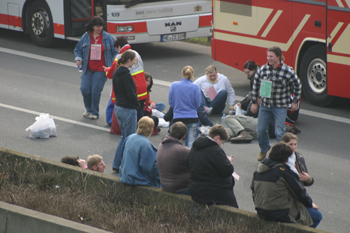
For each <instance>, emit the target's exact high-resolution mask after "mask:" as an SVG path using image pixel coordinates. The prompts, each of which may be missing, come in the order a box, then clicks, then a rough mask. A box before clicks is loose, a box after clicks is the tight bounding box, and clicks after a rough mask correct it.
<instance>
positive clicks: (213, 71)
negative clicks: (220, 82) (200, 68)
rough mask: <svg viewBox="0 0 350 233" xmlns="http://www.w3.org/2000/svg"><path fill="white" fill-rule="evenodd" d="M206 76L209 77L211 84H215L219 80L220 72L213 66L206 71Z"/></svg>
mask: <svg viewBox="0 0 350 233" xmlns="http://www.w3.org/2000/svg"><path fill="white" fill-rule="evenodd" d="M205 74H206V75H207V78H208V80H209V81H211V82H215V81H216V79H217V78H218V70H217V69H216V67H215V66H213V65H210V66H208V67H207V68H206V69H205Z"/></svg>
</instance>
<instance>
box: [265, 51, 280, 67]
mask: <svg viewBox="0 0 350 233" xmlns="http://www.w3.org/2000/svg"><path fill="white" fill-rule="evenodd" d="M283 60H284V57H283V55H282V50H281V48H280V47H277V46H274V47H271V48H269V49H268V50H267V61H268V62H269V65H270V66H272V67H273V68H276V67H277V66H278V65H279V64H280V63H281V62H282V61H283Z"/></svg>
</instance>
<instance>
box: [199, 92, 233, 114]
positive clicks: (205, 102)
mask: <svg viewBox="0 0 350 233" xmlns="http://www.w3.org/2000/svg"><path fill="white" fill-rule="evenodd" d="M201 93H202V101H201V106H203V107H205V106H207V107H209V108H211V107H212V108H213V112H212V113H213V114H221V113H222V111H224V109H225V107H226V100H227V91H226V90H221V91H220V92H219V93H218V94H217V95H216V96H215V98H214V99H213V101H211V100H210V99H209V98H207V97H205V95H204V94H203V91H201Z"/></svg>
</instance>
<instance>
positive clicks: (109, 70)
mask: <svg viewBox="0 0 350 233" xmlns="http://www.w3.org/2000/svg"><path fill="white" fill-rule="evenodd" d="M117 68H118V59H117V58H115V59H114V61H113V63H112V65H111V67H106V68H105V72H106V76H107V78H108V79H113V73H114V71H115V70H116V69H117Z"/></svg>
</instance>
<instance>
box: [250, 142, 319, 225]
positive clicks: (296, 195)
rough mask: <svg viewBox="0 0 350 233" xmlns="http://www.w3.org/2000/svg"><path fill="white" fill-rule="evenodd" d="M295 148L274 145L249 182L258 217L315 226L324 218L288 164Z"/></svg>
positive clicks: (279, 143) (278, 144) (284, 144)
mask: <svg viewBox="0 0 350 233" xmlns="http://www.w3.org/2000/svg"><path fill="white" fill-rule="evenodd" d="M292 153H293V150H292V149H291V148H290V146H288V145H287V144H286V143H284V142H278V143H277V144H275V145H274V146H273V147H272V149H271V151H270V154H269V156H268V158H265V159H263V160H262V161H261V162H260V163H259V165H258V168H257V170H256V172H254V175H253V179H252V182H251V185H250V188H251V190H252V196H253V201H254V204H255V209H256V211H257V213H258V216H259V217H260V218H262V219H264V220H267V221H276V222H287V223H298V224H301V225H306V226H311V227H313V228H316V227H317V225H318V224H319V223H320V221H321V220H322V214H321V212H320V211H319V210H318V207H317V205H315V204H314V203H313V201H312V199H311V197H310V196H309V195H308V194H307V192H306V189H305V186H304V185H303V184H302V183H301V181H300V178H299V176H298V175H297V174H295V173H294V172H293V171H292V170H291V169H290V168H289V166H288V165H287V164H286V163H287V161H288V158H289V156H290V155H291V154H292Z"/></svg>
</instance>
